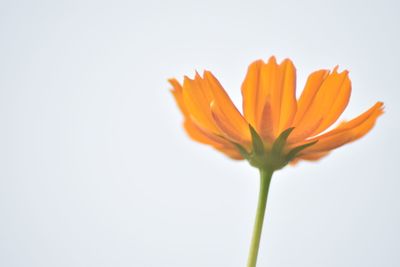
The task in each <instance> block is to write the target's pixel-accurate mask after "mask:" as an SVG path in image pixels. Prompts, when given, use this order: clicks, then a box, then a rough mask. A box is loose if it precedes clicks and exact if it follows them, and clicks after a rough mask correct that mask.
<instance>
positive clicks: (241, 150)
mask: <svg viewBox="0 0 400 267" xmlns="http://www.w3.org/2000/svg"><path fill="white" fill-rule="evenodd" d="M232 144H233V145H234V146H235V147H236V149H237V150H238V151H239V153H240V155H241V156H242V157H243V158H244V159H246V160H248V161H250V160H251V154H250V153H249V152H247V150H246V149H245V148H244V147H243V146H241V145H239V144H238V143H234V142H232Z"/></svg>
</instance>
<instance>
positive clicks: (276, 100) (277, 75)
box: [256, 57, 282, 136]
mask: <svg viewBox="0 0 400 267" xmlns="http://www.w3.org/2000/svg"><path fill="white" fill-rule="evenodd" d="M281 84H282V79H281V72H280V70H279V65H278V64H277V63H276V59H275V57H271V58H270V59H269V60H268V63H267V64H264V65H263V66H262V68H261V74H260V90H259V92H258V98H259V101H258V103H257V104H258V106H257V112H258V114H259V116H260V115H261V114H262V111H263V110H264V107H265V105H266V104H267V101H268V100H270V104H271V119H272V121H265V120H261V117H258V120H257V121H256V122H257V126H258V129H259V131H263V132H264V131H265V128H268V129H271V133H268V134H267V135H268V136H276V133H277V132H278V127H279V117H280V107H281V95H282V92H281ZM267 124H269V125H267Z"/></svg>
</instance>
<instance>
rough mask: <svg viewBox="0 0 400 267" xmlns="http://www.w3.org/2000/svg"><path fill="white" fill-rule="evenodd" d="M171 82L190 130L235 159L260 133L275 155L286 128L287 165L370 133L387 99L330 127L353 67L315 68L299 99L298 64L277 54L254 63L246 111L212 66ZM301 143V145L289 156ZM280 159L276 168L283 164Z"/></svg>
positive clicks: (247, 81)
mask: <svg viewBox="0 0 400 267" xmlns="http://www.w3.org/2000/svg"><path fill="white" fill-rule="evenodd" d="M169 82H170V83H171V85H172V86H173V89H172V90H171V91H172V93H173V95H174V97H175V100H176V102H177V104H178V106H179V108H180V109H181V111H182V113H183V115H184V128H185V130H186V132H187V133H188V135H189V136H190V137H191V138H192V139H194V140H196V141H198V142H200V143H203V144H207V145H210V146H212V147H214V148H216V149H217V150H219V151H221V152H223V153H224V154H226V155H227V156H229V157H231V158H233V159H243V158H247V159H249V158H248V157H249V155H251V153H253V151H252V150H254V147H253V145H252V144H253V143H254V140H253V139H254V134H255V135H256V137H260V138H261V140H262V144H263V149H264V153H265V154H266V158H264V159H263V160H266V161H270V160H271V158H270V157H271V156H273V155H272V154H271V149H272V147H273V144H274V142H276V141H277V139H278V138H279V136H281V135H282V133H284V136H281V139H282V138H283V139H284V140H281V141H284V144H283V147H282V151H281V155H280V157H281V159H278V161H282V162H280V164H281V165H282V164H284V165H286V163H288V162H291V163H295V162H297V161H299V160H318V159H320V158H322V157H324V156H326V155H327V154H328V153H329V152H330V151H331V150H333V149H335V148H337V147H340V146H342V145H344V144H347V143H350V142H352V141H355V140H357V139H359V138H361V137H362V136H364V135H365V134H366V133H368V132H369V131H370V130H371V129H372V127H373V126H374V124H375V121H376V120H377V118H378V117H379V116H380V115H381V114H382V113H383V103H382V102H377V103H376V104H375V105H374V106H372V107H371V108H370V109H368V110H367V111H366V112H364V113H363V114H361V115H360V116H358V117H356V118H354V119H352V120H350V121H347V122H342V123H341V124H339V126H337V127H336V128H334V129H333V130H330V131H327V132H325V130H327V129H328V128H329V127H330V126H331V125H332V124H333V123H335V122H336V120H337V119H338V118H339V116H340V115H341V114H342V112H343V111H344V109H345V108H346V106H347V104H348V102H349V99H350V94H351V82H350V79H349V76H348V71H346V70H345V71H342V72H338V71H337V67H336V68H335V69H333V71H329V70H318V71H315V72H313V73H311V74H310V76H309V77H308V80H307V82H306V85H305V87H304V90H303V92H302V94H301V96H300V98H299V99H296V69H295V67H294V65H293V63H292V61H291V60H289V59H285V60H283V61H282V62H281V63H280V64H278V63H277V62H276V60H275V57H271V58H270V59H269V61H268V63H265V62H263V61H262V60H257V61H255V62H253V63H252V64H251V65H250V66H249V68H248V72H247V75H246V77H245V79H244V82H243V84H242V95H243V114H242V113H240V112H239V111H238V109H237V108H236V107H235V106H234V104H233V103H232V101H231V99H230V98H229V96H228V95H227V93H226V92H225V90H224V88H223V87H222V86H221V84H220V83H219V82H218V80H217V79H216V78H215V77H214V75H213V74H212V73H211V72H209V71H204V73H203V76H200V75H199V74H198V73H196V75H195V77H194V79H190V78H188V77H186V76H185V78H184V81H183V85H181V84H180V83H179V82H178V81H177V80H176V79H171V80H170V81H169ZM249 126H251V127H249ZM252 129H254V134H253V133H252ZM285 131H287V132H286V133H285ZM286 135H287V136H286ZM281 143H282V142H281ZM295 148H298V149H297V150H299V151H298V152H297V153H295V155H293V153H292V154H291V157H287V156H288V155H289V154H290V152H291V151H293V149H295ZM293 152H296V151H293ZM268 156H269V158H268ZM278 165H279V164H278ZM278 165H277V166H274V167H273V168H275V169H277V168H280V167H282V166H280V165H279V166H278Z"/></svg>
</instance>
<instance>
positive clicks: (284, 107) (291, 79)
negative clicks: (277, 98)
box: [275, 59, 297, 135]
mask: <svg viewBox="0 0 400 267" xmlns="http://www.w3.org/2000/svg"><path fill="white" fill-rule="evenodd" d="M280 70H281V72H282V76H283V77H282V79H283V81H282V95H281V103H280V112H279V113H280V118H279V127H278V129H277V132H275V135H279V134H280V133H281V132H282V131H284V130H286V129H287V128H289V127H290V126H291V124H292V121H293V119H294V116H295V114H296V110H297V100H296V68H295V67H294V65H293V63H292V61H290V60H289V59H286V60H284V61H283V63H282V64H281V66H280Z"/></svg>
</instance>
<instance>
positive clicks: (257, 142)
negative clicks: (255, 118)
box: [249, 124, 265, 156]
mask: <svg viewBox="0 0 400 267" xmlns="http://www.w3.org/2000/svg"><path fill="white" fill-rule="evenodd" d="M249 128H250V134H251V142H252V146H253V154H255V155H256V156H263V155H264V152H265V150H264V143H263V141H262V139H261V137H260V136H259V135H258V133H257V132H256V130H255V129H254V128H253V126H251V125H250V124H249Z"/></svg>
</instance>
